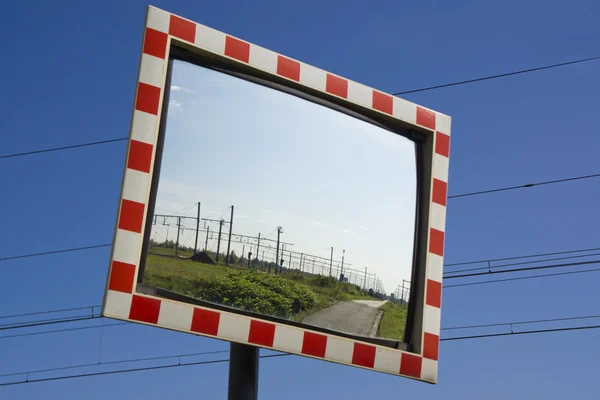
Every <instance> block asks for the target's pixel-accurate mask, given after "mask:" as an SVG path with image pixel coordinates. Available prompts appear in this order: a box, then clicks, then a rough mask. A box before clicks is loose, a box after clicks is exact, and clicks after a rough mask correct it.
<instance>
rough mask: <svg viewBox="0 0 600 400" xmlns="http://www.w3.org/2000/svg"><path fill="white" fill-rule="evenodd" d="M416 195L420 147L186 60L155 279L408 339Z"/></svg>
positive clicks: (180, 70) (177, 64) (174, 106)
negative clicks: (198, 217)
mask: <svg viewBox="0 0 600 400" xmlns="http://www.w3.org/2000/svg"><path fill="white" fill-rule="evenodd" d="M416 190H417V183H416V159H415V144H414V142H412V141H410V140H409V139H407V138H405V137H402V136H400V135H397V134H395V133H392V132H390V131H388V130H385V129H382V128H380V127H378V126H375V125H373V124H370V123H368V122H365V121H363V120H360V119H357V118H354V117H352V116H349V115H347V114H344V113H341V112H339V111H336V110H333V109H330V108H328V107H325V106H322V105H319V104H316V103H313V102H310V101H307V100H305V99H302V98H299V97H296V96H293V95H291V94H288V93H284V92H281V91H278V90H275V89H272V88H268V87H265V86H262V85H258V84H255V83H252V82H250V81H247V80H244V79H240V78H237V77H233V76H231V75H228V74H225V73H222V72H218V71H214V70H211V69H208V68H204V67H200V66H197V65H194V64H190V63H187V62H183V61H174V62H173V69H172V84H171V88H170V99H169V105H168V116H167V125H166V133H165V140H164V150H163V155H162V161H161V166H160V180H159V184H158V190H157V198H156V203H155V210H154V215H153V216H149V218H152V221H153V223H152V231H151V234H150V244H149V247H148V253H147V254H146V255H145V257H146V259H145V270H144V277H143V282H144V284H146V285H149V286H154V287H158V288H162V289H166V290H169V291H172V292H175V293H178V294H181V295H184V296H187V297H191V298H195V299H199V300H203V301H208V302H211V303H218V304H221V305H226V306H230V307H235V308H238V309H241V310H245V311H251V312H255V313H260V314H263V315H268V316H271V317H278V318H283V319H287V320H292V321H295V322H299V323H302V324H306V325H310V326H315V327H321V328H326V329H330V330H335V331H340V332H344V333H347V334H352V335H357V336H362V337H379V338H386V339H393V340H400V341H402V340H403V338H404V331H405V328H406V316H407V304H406V303H407V300H408V289H409V286H410V282H408V281H409V280H410V278H411V271H412V262H413V245H414V232H415V212H416V197H417V196H416ZM198 203H201V204H200V220H199V221H198V220H197V216H198ZM232 216H233V217H232ZM219 233H220V235H219ZM278 243H279V245H278Z"/></svg>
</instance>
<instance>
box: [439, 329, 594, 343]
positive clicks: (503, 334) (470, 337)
mask: <svg viewBox="0 0 600 400" xmlns="http://www.w3.org/2000/svg"><path fill="white" fill-rule="evenodd" d="M587 329H600V325H591V326H576V327H571V328H552V329H537V330H534V331H525V332H503V333H486V334H485V335H473V336H459V337H449V338H442V339H440V341H441V342H444V341H452V340H466V339H481V338H490V337H498V336H515V335H532V334H536V333H549V332H566V331H581V330H587Z"/></svg>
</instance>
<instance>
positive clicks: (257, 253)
mask: <svg viewBox="0 0 600 400" xmlns="http://www.w3.org/2000/svg"><path fill="white" fill-rule="evenodd" d="M259 251H260V232H258V244H257V245H256V258H258V255H259V254H260V253H259Z"/></svg>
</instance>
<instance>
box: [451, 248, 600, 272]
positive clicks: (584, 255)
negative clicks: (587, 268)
mask: <svg viewBox="0 0 600 400" xmlns="http://www.w3.org/2000/svg"><path fill="white" fill-rule="evenodd" d="M593 256H600V253H591V254H582V255H577V256H568V257H555V258H548V259H546V260H535V261H521V262H517V263H510V264H501V265H488V266H487V267H478V268H464V269H458V270H456V271H448V272H445V273H444V274H457V273H459V272H467V271H482V270H490V269H491V268H506V267H514V266H517V265H527V264H537V263H541V262H547V261H558V260H570V259H573V258H584V257H593Z"/></svg>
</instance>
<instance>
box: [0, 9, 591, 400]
mask: <svg viewBox="0 0 600 400" xmlns="http://www.w3.org/2000/svg"><path fill="white" fill-rule="evenodd" d="M153 5H156V6H158V7H161V8H164V9H166V10H168V11H171V12H174V13H176V14H180V15H183V16H185V17H188V18H190V19H192V20H195V21H198V22H200V23H204V24H206V25H209V26H211V27H214V28H215V29H219V30H222V31H225V32H227V33H229V34H232V35H235V36H238V37H242V38H244V39H246V40H248V41H251V42H254V43H256V44H258V45H261V46H263V47H267V48H270V49H272V50H274V51H277V52H281V53H283V54H285V55H288V56H290V57H293V58H296V59H299V60H302V61H304V62H307V63H309V64H312V65H314V66H317V67H320V68H323V69H325V70H329V71H332V72H334V73H336V74H339V75H342V76H345V77H347V78H349V79H352V80H355V81H358V82H361V83H364V84H366V85H370V86H373V87H375V88H377V89H380V90H384V91H388V92H395V91H401V90H408V89H413V88H419V87H423V86H429V85H434V84H439V83H445V82H449V81H455V80H461V79H469V78H472V77H477V76H481V75H488V74H495V73H502V72H506V71H511V70H515V69H521V68H528V67H534V66H539V65H543V64H547V63H554V62H562V61H568V60H571V59H575V58H583V57H589V56H593V55H597V54H596V53H595V52H596V51H597V48H598V44H599V42H600V37H599V35H598V31H597V29H596V19H597V18H596V16H597V15H598V13H599V12H600V5H599V4H598V3H597V2H593V1H527V2H522V1H505V2H500V3H499V2H488V1H485V2H475V1H457V2H452V3H450V2H434V1H427V2H424V1H407V2H395V1H379V2H369V3H367V2H364V1H345V2H322V1H304V2H302V3H301V5H299V4H294V5H291V4H290V3H288V2H281V1H268V2H267V1H260V2H259V1H255V2H236V1H227V2H214V3H210V4H209V3H205V4H201V3H198V2H195V1H170V2H166V1H158V2H156V3H153ZM145 7H146V3H142V2H137V1H128V2H117V1H106V2H102V3H101V4H100V3H98V4H94V5H92V4H91V3H86V2H74V1H73V2H67V1H64V2H60V3H58V4H52V5H51V4H49V3H47V2H41V1H31V2H29V3H27V4H22V3H16V2H14V3H10V4H8V5H5V6H4V8H3V12H2V13H1V15H0V20H1V22H2V23H1V24H0V30H1V31H2V33H3V37H4V38H5V41H4V52H3V54H5V55H8V61H6V62H4V63H3V64H2V65H1V66H0V69H1V72H2V75H3V76H5V77H8V79H5V80H4V82H3V93H4V95H3V96H2V97H0V102H1V104H0V105H1V107H0V110H1V111H0V116H1V118H0V132H2V134H1V136H0V154H7V153H13V152H21V151H28V150H35V149H40V148H46V147H54V146H61V145H68V144H73V143H83V142H87V141H94V140H103V139H111V138H118V137H124V136H127V134H128V129H129V123H130V117H131V108H132V102H133V95H134V88H135V77H136V73H137V68H138V61H139V52H140V47H141V46H140V43H141V34H142V27H143V16H144V13H145ZM597 71H598V63H597V62H592V63H587V64H579V65H574V66H570V67H565V68H558V69H553V70H547V71H543V72H539V73H534V74H528V75H521V76H515V77H511V78H507V79H502V80H494V81H486V82H482V83H477V84H472V85H464V86H459V87H454V88H448V89H441V90H435V91H429V92H422V93H417V94H414V95H410V96H406V98H407V99H408V100H411V101H414V102H416V103H418V104H422V105H424V106H426V107H429V108H432V109H435V110H439V111H440V112H443V113H444V114H447V115H450V116H451V117H452V118H453V120H452V143H451V163H450V178H449V179H450V183H449V192H450V194H458V193H464V192H469V191H473V190H480V189H487V188H494V187H501V186H505V185H513V184H521V183H527V182H532V181H540V180H547V179H554V178H560V177H569V176H575V175H584V174H589V173H596V172H598V170H599V166H598V161H597V160H598V157H597V147H598V144H599V140H600V139H598V135H597V129H598V122H597V111H598V101H599V100H600V99H599V96H598V93H600V81H599V80H598V78H597ZM124 153H125V144H124V143H115V144H108V145H104V146H96V147H92V148H86V149H79V150H72V151H66V152H61V153H49V154H40V155H36V156H28V157H21V158H13V159H4V160H0V182H2V188H3V190H2V194H3V195H2V196H0V209H2V210H3V211H4V213H3V219H2V221H3V226H4V231H3V232H4V235H3V240H2V241H1V244H0V256H1V257H4V256H11V255H18V254H23V253H29V252H38V251H44V250H52V249H57V248H67V247H71V246H84V245H93V244H102V243H108V242H110V240H111V238H112V232H113V227H114V214H115V211H116V206H117V201H118V195H119V187H120V179H121V173H122V168H123V157H124ZM599 195H600V186H599V185H598V183H597V182H596V181H594V180H587V181H579V182H572V183H565V184H560V185H551V186H542V187H539V188H531V189H527V190H520V191H512V192H505V193H499V194H494V195H486V196H477V197H470V198H463V199H451V200H449V204H448V224H447V242H446V261H447V262H458V261H465V260H475V259H487V258H495V257H503V256H512V255H521V254H530V253H538V252H551V251H561V250H570V249H578V248H588V247H597V246H598V238H599V235H598V233H597V228H596V226H597V225H598V212H597V199H598V196H599ZM186 206H187V205H186ZM108 257H109V250H108V249H98V250H91V251H88V252H81V253H73V254H63V255H53V256H48V257H39V258H30V259H23V260H15V261H10V262H8V261H7V262H0V274H1V275H0V276H1V279H0V315H7V314H13V313H21V312H22V313H25V312H33V311H40V310H48V309H55V308H66V307H77V306H84V305H92V304H100V301H101V297H102V291H103V289H104V283H105V277H106V269H107V264H108ZM599 280H600V276H599V275H598V274H594V273H589V274H580V275H570V276H563V277H554V278H543V279H538V280H525V281H515V282H511V283H503V284H489V285H480V286H472V287H463V288H448V289H444V293H443V300H442V301H443V305H442V326H445V327H449V326H457V325H463V324H480V323H494V322H503V321H514V320H528V319H541V318H552V317H564V316H576V315H590V314H597V304H598V303H599V300H600V294H599V293H598V291H597V286H598V282H599ZM453 283H454V282H453ZM100 333H101V331H100V330H99V329H91V330H84V331H76V332H70V333H69V332H66V333H56V334H52V335H40V336H31V337H22V338H12V339H1V340H0V360H1V361H0V374H4V373H10V372H16V371H21V370H32V369H40V368H51V367H59V366H65V365H74V364H80V363H89V362H95V361H97V360H98V353H99V344H100V342H102V354H101V355H102V360H103V361H109V360H118V359H125V358H137V357H149V356H159V355H168V354H177V353H188V352H198V351H210V350H219V349H227V344H226V343H223V342H219V341H215V340H209V339H203V338H197V337H191V336H186V335H182V334H176V333H172V332H167V331H162V330H153V329H150V328H145V327H139V326H117V327H109V328H105V329H104V330H103V333H102V337H101V336H100ZM597 338H598V332H597V331H581V332H565V333H557V334H543V335H531V336H518V337H507V338H496V339H481V340H468V341H460V342H443V343H442V346H441V352H440V372H439V384H438V385H436V386H430V385H427V384H422V383H419V382H413V381H409V380H405V379H401V378H396V377H392V376H387V375H383V374H377V373H373V372H369V371H365V370H361V369H358V368H352V367H345V366H340V365H335V364H330V363H325V362H318V361H315V360H310V359H305V358H300V357H283V358H276V359H270V360H264V362H262V363H261V378H260V394H261V398H262V399H277V398H282V397H284V396H285V398H289V399H305V398H310V397H314V398H333V397H336V398H339V397H343V398H347V399H362V398H365V396H375V395H380V396H388V397H393V396H398V395H401V396H414V397H418V398H421V399H439V398H440V397H441V396H444V398H447V399H455V398H456V399H465V398H473V399H480V398H483V397H484V398H486V399H502V398H506V397H508V396H511V397H514V396H518V397H532V396H535V397H544V398H546V399H554V398H561V399H562V398H565V396H572V394H573V393H577V395H578V397H579V398H595V397H596V396H597V395H596V393H597V391H598V383H597V377H596V375H597V373H596V371H597V360H598V358H599V357H600V350H599V348H598V346H597ZM298 381H300V383H298ZM226 383H227V365H225V364H223V365H219V364H217V365H210V366H198V367H188V368H181V369H171V370H159V371H153V372H140V373H133V374H122V375H114V376H104V377H94V378H82V379H77V380H66V381H56V382H50V383H37V384H31V385H19V386H13V387H2V388H0V398H2V400H4V399H27V398H40V397H44V398H48V399H59V398H60V399H79V398H81V395H80V394H79V391H80V390H82V391H85V393H86V397H87V398H90V399H104V398H106V397H111V398H114V399H118V398H128V397H129V396H144V397H145V398H147V399H155V398H156V399H158V398H165V396H169V397H173V398H182V399H183V398H197V397H198V396H199V395H202V394H206V397H210V398H224V396H225V392H226V388H227V385H226ZM290 388H293V390H290Z"/></svg>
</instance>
